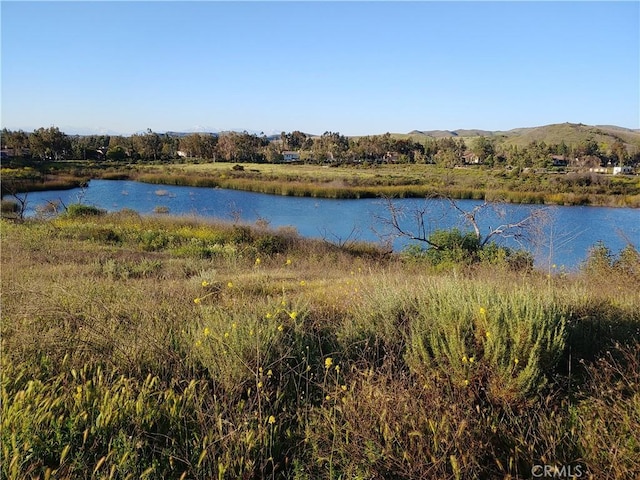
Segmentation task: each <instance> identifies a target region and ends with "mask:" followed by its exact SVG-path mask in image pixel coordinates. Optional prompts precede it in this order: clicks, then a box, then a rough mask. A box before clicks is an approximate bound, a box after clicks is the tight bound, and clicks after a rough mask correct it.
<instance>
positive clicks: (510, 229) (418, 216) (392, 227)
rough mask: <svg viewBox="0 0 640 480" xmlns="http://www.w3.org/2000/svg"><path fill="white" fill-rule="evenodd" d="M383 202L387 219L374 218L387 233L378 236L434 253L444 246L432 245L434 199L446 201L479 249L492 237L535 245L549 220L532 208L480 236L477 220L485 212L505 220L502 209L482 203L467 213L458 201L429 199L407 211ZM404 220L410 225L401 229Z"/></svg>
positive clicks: (390, 200)
mask: <svg viewBox="0 0 640 480" xmlns="http://www.w3.org/2000/svg"><path fill="white" fill-rule="evenodd" d="M383 199H384V201H385V203H386V208H387V211H388V213H389V216H388V217H383V216H377V219H378V221H379V222H380V224H381V225H383V226H384V227H386V230H387V231H386V232H384V233H382V234H381V236H382V237H385V238H406V239H409V240H416V241H419V242H423V243H426V244H427V245H429V247H431V248H434V249H436V250H441V249H442V248H443V247H444V246H443V245H439V244H438V243H436V242H434V240H433V237H432V235H431V234H432V233H433V232H434V231H435V230H436V227H437V226H438V225H437V224H438V217H437V216H436V215H434V213H433V212H432V209H431V208H430V207H431V203H432V201H434V200H438V199H445V200H447V201H448V202H449V204H450V205H451V207H452V208H453V210H455V211H456V212H458V213H459V214H460V216H461V217H462V219H463V220H464V222H465V223H466V224H467V225H468V226H470V227H471V228H472V229H473V232H474V234H475V237H476V239H477V241H478V245H479V246H480V247H483V246H485V245H486V244H487V243H488V242H489V241H492V240H495V239H496V238H502V239H507V238H508V239H512V240H514V241H516V242H517V243H519V244H521V245H522V244H524V243H525V242H535V241H536V240H537V239H538V238H541V237H542V236H543V229H544V226H545V225H546V224H547V222H548V218H549V215H548V210H547V209H546V208H536V209H533V210H531V211H530V212H529V213H528V214H527V215H526V216H524V217H523V218H521V219H519V220H517V221H513V222H505V223H502V224H500V225H498V226H496V227H489V229H488V231H487V232H486V233H484V234H483V232H482V229H481V227H480V223H479V219H480V217H481V216H482V215H483V214H485V213H486V212H487V210H491V211H493V213H494V214H495V216H496V217H497V218H499V219H504V218H506V212H505V209H504V208H501V204H499V203H496V202H488V201H485V202H483V203H482V204H480V205H477V206H475V207H474V208H473V209H471V210H470V211H467V210H464V209H463V208H461V207H460V205H459V204H458V202H456V201H455V200H453V199H452V198H450V197H442V196H433V197H428V198H427V199H426V201H425V204H424V205H423V206H422V207H419V208H413V209H411V210H407V209H406V208H405V207H403V206H399V205H397V204H396V203H394V202H393V198H391V197H383ZM407 217H410V218H412V219H413V222H412V226H404V225H405V224H406V222H404V221H403V220H404V219H406V218H407Z"/></svg>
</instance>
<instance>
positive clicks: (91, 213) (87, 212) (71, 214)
mask: <svg viewBox="0 0 640 480" xmlns="http://www.w3.org/2000/svg"><path fill="white" fill-rule="evenodd" d="M106 213H107V212H106V210H103V209H101V208H98V207H94V206H92V205H83V204H81V203H72V204H71V205H69V206H68V207H67V211H66V212H65V216H66V217H68V218H77V217H95V216H99V215H104V214H106Z"/></svg>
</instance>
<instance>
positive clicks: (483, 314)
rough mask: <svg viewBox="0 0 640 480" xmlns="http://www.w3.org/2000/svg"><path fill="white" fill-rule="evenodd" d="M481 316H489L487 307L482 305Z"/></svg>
mask: <svg viewBox="0 0 640 480" xmlns="http://www.w3.org/2000/svg"><path fill="white" fill-rule="evenodd" d="M480 316H481V317H486V316H487V309H486V308H484V307H480Z"/></svg>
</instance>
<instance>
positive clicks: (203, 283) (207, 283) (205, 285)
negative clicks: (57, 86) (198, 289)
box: [202, 280, 211, 287]
mask: <svg viewBox="0 0 640 480" xmlns="http://www.w3.org/2000/svg"><path fill="white" fill-rule="evenodd" d="M209 285H211V284H210V283H209V282H207V281H206V280H203V281H202V286H203V287H208V286H209Z"/></svg>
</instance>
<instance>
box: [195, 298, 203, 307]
mask: <svg viewBox="0 0 640 480" xmlns="http://www.w3.org/2000/svg"><path fill="white" fill-rule="evenodd" d="M201 301H202V300H201V299H200V298H194V299H193V303H195V304H196V305H198V304H199V303H200V302H201Z"/></svg>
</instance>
